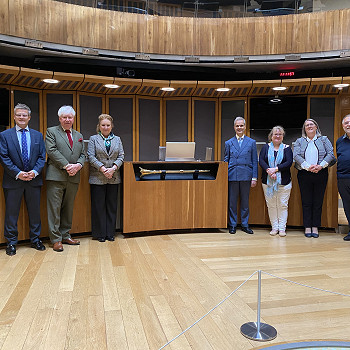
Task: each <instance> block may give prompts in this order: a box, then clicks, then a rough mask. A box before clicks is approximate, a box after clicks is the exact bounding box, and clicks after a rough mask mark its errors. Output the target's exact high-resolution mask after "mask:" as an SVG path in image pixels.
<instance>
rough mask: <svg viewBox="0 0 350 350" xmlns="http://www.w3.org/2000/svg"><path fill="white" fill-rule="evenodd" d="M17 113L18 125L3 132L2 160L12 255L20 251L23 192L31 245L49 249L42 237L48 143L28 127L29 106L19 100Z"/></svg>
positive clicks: (7, 234) (6, 227)
mask: <svg viewBox="0 0 350 350" xmlns="http://www.w3.org/2000/svg"><path fill="white" fill-rule="evenodd" d="M14 114H15V115H14V119H15V124H16V125H15V127H14V128H11V129H8V130H5V131H3V132H2V133H0V160H1V164H2V166H3V167H4V178H3V182H2V187H3V190H4V196H5V204H6V211H5V224H4V236H5V238H6V239H7V242H8V243H7V247H6V254H7V255H10V256H11V255H15V254H16V244H17V242H18V230H17V221H18V216H19V210H20V206H21V201H22V198H23V196H24V199H25V202H26V206H27V211H28V217H29V228H30V232H29V237H30V240H31V247H32V248H34V249H37V250H45V246H44V245H43V243H42V242H41V240H40V238H39V236H40V233H41V220H40V192H41V186H42V184H43V179H42V175H41V172H42V170H43V167H44V165H45V143H44V139H43V135H42V134H41V133H40V132H38V131H36V130H33V129H29V128H28V123H29V121H30V118H31V115H30V114H31V111H30V108H29V107H28V106H26V105H25V104H17V105H16V107H15V110H14Z"/></svg>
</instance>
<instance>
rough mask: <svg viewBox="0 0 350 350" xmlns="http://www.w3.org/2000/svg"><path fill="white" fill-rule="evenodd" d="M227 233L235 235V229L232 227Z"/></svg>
mask: <svg viewBox="0 0 350 350" xmlns="http://www.w3.org/2000/svg"><path fill="white" fill-rule="evenodd" d="M228 232H229V233H231V234H235V233H236V227H232V228H230V229H229V230H228Z"/></svg>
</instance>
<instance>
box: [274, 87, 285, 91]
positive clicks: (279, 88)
mask: <svg viewBox="0 0 350 350" xmlns="http://www.w3.org/2000/svg"><path fill="white" fill-rule="evenodd" d="M272 90H274V91H284V90H287V88H286V87H285V86H275V87H273V88H272Z"/></svg>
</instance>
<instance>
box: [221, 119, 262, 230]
mask: <svg viewBox="0 0 350 350" xmlns="http://www.w3.org/2000/svg"><path fill="white" fill-rule="evenodd" d="M233 127H234V129H235V132H236V135H235V136H234V137H232V138H231V139H229V140H228V141H226V142H225V157H224V161H225V162H228V181H229V182H228V199H229V224H228V227H229V232H230V233H236V227H237V202H238V197H240V199H241V226H242V231H244V232H246V233H249V234H252V233H254V232H253V230H252V229H251V228H250V227H249V225H248V219H249V193H250V187H255V186H256V183H257V178H258V155H257V150H256V142H255V140H253V139H251V138H250V137H248V136H245V135H244V132H245V129H246V125H245V120H244V118H242V117H237V118H236V119H235V120H234V122H233Z"/></svg>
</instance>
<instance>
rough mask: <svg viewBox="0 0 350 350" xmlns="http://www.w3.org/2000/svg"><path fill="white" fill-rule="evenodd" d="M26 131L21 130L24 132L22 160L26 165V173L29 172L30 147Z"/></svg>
mask: <svg viewBox="0 0 350 350" xmlns="http://www.w3.org/2000/svg"><path fill="white" fill-rule="evenodd" d="M26 131H27V130H26V129H21V132H22V160H23V165H24V171H29V170H30V169H29V157H28V145H27V136H26Z"/></svg>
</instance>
